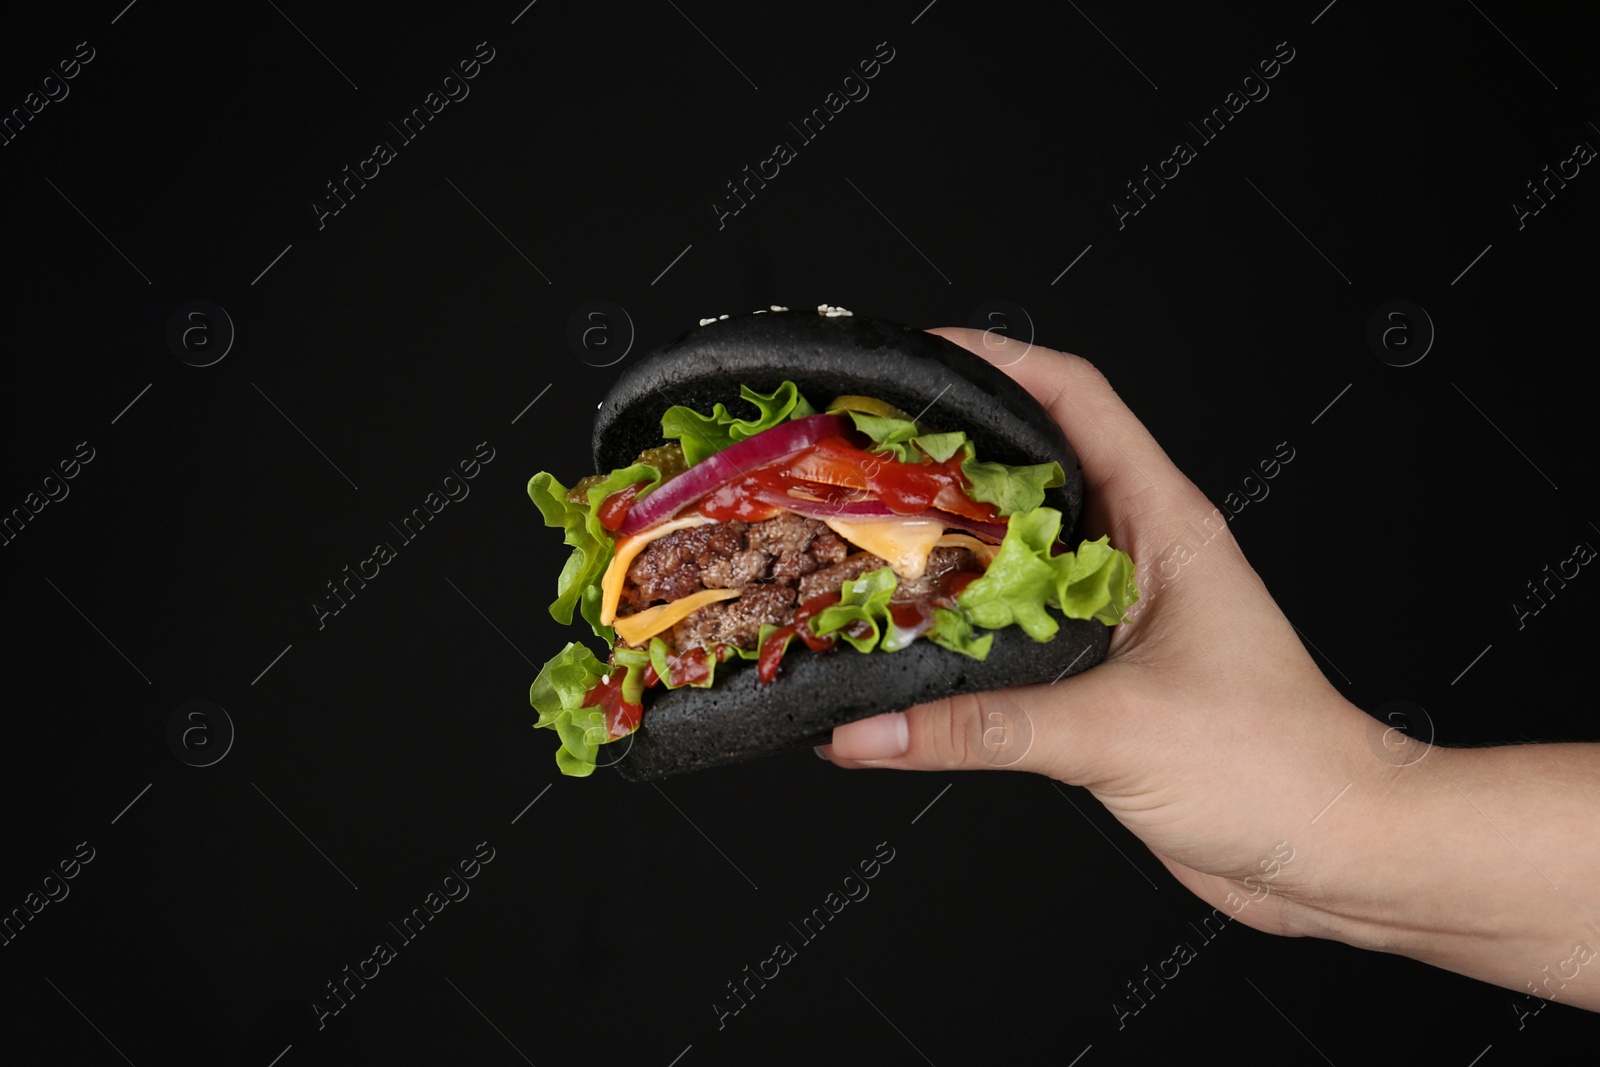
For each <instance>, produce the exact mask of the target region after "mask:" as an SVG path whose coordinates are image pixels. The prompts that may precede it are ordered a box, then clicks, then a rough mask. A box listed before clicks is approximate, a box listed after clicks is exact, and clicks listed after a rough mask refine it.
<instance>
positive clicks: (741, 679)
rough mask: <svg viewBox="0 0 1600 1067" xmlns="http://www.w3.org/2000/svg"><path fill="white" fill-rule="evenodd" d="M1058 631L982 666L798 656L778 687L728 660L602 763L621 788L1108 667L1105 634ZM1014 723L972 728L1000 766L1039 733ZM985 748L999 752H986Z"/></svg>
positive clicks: (930, 654)
mask: <svg viewBox="0 0 1600 1067" xmlns="http://www.w3.org/2000/svg"><path fill="white" fill-rule="evenodd" d="M1057 621H1058V622H1060V623H1061V629H1060V630H1058V631H1057V632H1056V635H1055V637H1054V638H1053V639H1051V640H1049V641H1035V640H1034V639H1033V638H1031V637H1029V636H1028V635H1027V634H1026V633H1024V632H1023V631H1022V630H1021V629H1019V628H1018V627H1015V626H1010V627H1007V628H1005V629H1003V630H997V631H995V632H994V644H993V645H992V646H991V647H990V649H989V655H988V658H986V659H982V660H976V659H973V658H971V657H970V656H964V655H961V654H960V653H959V652H951V651H950V650H949V649H946V648H941V647H940V646H939V645H936V644H934V643H933V642H932V641H928V640H925V639H918V640H917V641H915V642H913V643H912V644H911V645H909V646H907V647H905V648H903V649H900V650H899V651H896V652H882V651H875V652H866V653H862V652H857V651H855V650H854V649H852V648H850V647H849V646H845V645H841V646H840V647H838V648H835V649H833V650H831V651H828V652H812V651H811V650H810V649H807V648H804V647H799V646H797V647H794V648H791V649H790V650H789V652H788V654H787V655H785V656H784V657H783V666H782V667H781V673H780V675H779V677H778V679H777V680H776V681H775V682H773V683H772V684H771V685H762V684H761V682H760V681H759V679H758V678H757V677H756V670H755V667H756V665H755V663H753V662H751V661H748V660H743V659H734V660H730V661H728V662H727V663H723V664H720V665H718V667H717V674H716V682H715V684H714V685H713V686H712V687H711V688H709V689H695V688H692V687H687V686H686V687H684V688H681V689H672V690H666V691H660V692H652V693H651V694H650V695H651V696H652V697H654V700H653V701H650V702H649V703H648V704H647V706H646V709H645V713H644V723H643V725H642V726H641V727H640V728H639V729H638V730H636V731H634V732H633V733H632V734H630V735H629V736H628V737H626V738H623V739H621V740H619V741H616V742H613V743H612V744H609V745H603V746H601V749H600V756H599V759H600V762H601V765H602V766H604V765H606V764H607V763H608V762H609V764H610V765H611V766H614V767H615V768H616V769H617V771H618V772H619V773H621V775H622V776H623V777H624V778H627V779H629V780H631V781H635V782H646V781H651V780H653V779H657V778H666V777H669V776H671V775H674V774H684V773H687V772H689V771H698V770H704V769H706V768H707V767H720V766H723V765H725V764H729V763H738V762H740V761H741V760H747V759H754V758H755V757H757V756H769V755H773V754H775V753H778V752H784V751H789V750H792V749H799V748H809V747H811V746H813V745H821V744H826V743H827V742H828V740H829V738H830V735H831V734H832V732H833V728H834V727H835V726H843V725H844V724H845V723H847V722H855V721H856V720H857V719H865V718H867V717H869V716H872V715H881V714H883V713H884V712H887V711H898V710H902V709H905V708H909V707H912V706H914V705H916V704H922V703H925V702H927V701H930V700H937V699H938V698H940V697H946V696H953V695H955V694H957V693H976V692H983V691H985V690H992V689H1007V688H1010V687H1012V686H1020V685H1036V684H1040V683H1047V682H1053V681H1055V680H1057V679H1059V678H1064V677H1067V676H1068V675H1072V674H1077V673H1078V672H1079V671H1082V670H1087V669H1088V668H1090V667H1092V666H1094V665H1095V664H1097V663H1099V662H1100V661H1101V660H1102V659H1104V658H1105V654H1106V648H1107V646H1108V645H1109V644H1110V642H1111V628H1110V627H1109V626H1106V625H1104V624H1102V623H1099V622H1096V621H1094V620H1092V619H1060V618H1058V619H1057ZM868 657H870V659H869V658H868ZM1018 720H1026V716H1025V715H1021V714H1017V715H1005V717H1004V719H1003V720H997V721H995V722H993V723H991V724H987V725H990V726H997V727H999V729H1000V730H1001V731H1002V733H1001V734H999V735H993V736H991V735H989V734H986V733H985V731H984V729H982V728H981V727H982V726H984V725H985V724H980V723H978V722H977V721H976V720H975V721H974V723H973V725H972V728H971V734H972V737H971V741H972V743H973V745H974V747H975V749H977V750H979V751H988V752H992V753H993V759H992V761H991V762H993V763H994V765H996V766H1009V765H1010V764H1013V763H1015V762H1016V761H1017V760H1019V759H1021V758H1022V756H1023V755H1025V754H1026V752H1027V746H1028V745H1031V744H1032V724H1031V722H1027V721H1018ZM985 739H987V740H988V741H989V742H995V743H994V744H987V745H986V744H985V743H984V741H985ZM1002 739H1003V740H1002ZM608 756H609V757H610V759H609V760H607V757H608Z"/></svg>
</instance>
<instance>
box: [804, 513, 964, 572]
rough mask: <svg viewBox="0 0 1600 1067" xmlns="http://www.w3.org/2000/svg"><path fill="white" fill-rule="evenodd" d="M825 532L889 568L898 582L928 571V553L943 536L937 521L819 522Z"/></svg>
mask: <svg viewBox="0 0 1600 1067" xmlns="http://www.w3.org/2000/svg"><path fill="white" fill-rule="evenodd" d="M822 521H823V522H825V523H826V524H827V526H828V529H830V530H832V531H833V532H834V533H836V534H838V535H839V536H840V537H842V538H844V539H845V540H846V541H849V542H850V543H851V544H852V545H855V546H856V547H857V548H864V549H866V550H867V551H868V552H871V553H872V554H873V555H874V556H877V557H878V558H880V559H882V560H884V561H885V562H886V563H888V564H889V566H890V568H892V569H893V570H894V572H895V574H897V575H898V576H900V577H901V578H921V577H922V574H923V572H924V571H926V570H927V569H928V553H930V552H932V551H933V546H934V545H936V544H938V543H939V538H941V537H943V536H944V523H943V522H941V521H939V520H938V519H880V520H874V521H871V522H847V521H845V520H842V519H823V520H822Z"/></svg>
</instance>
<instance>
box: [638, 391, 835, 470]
mask: <svg viewBox="0 0 1600 1067" xmlns="http://www.w3.org/2000/svg"><path fill="white" fill-rule="evenodd" d="M739 395H740V396H741V397H743V398H744V399H745V400H747V401H749V402H750V403H751V404H754V405H755V407H756V409H757V410H758V411H760V413H761V416H760V417H759V418H756V419H741V418H737V417H735V416H734V415H732V414H731V413H730V412H729V411H728V409H727V408H726V407H724V406H723V404H722V402H721V401H718V402H717V403H716V404H715V405H713V406H712V408H711V414H710V415H702V414H700V413H699V412H698V411H696V410H694V409H693V408H690V407H685V406H684V405H682V404H675V405H674V406H672V407H670V408H668V409H667V413H666V414H665V415H663V416H661V435H662V436H663V437H665V438H666V439H667V440H669V441H677V442H678V443H679V444H680V445H681V446H682V447H683V458H684V460H685V461H686V462H687V463H688V464H689V466H691V467H692V466H694V465H695V464H696V463H699V462H700V461H701V460H703V459H705V458H706V457H707V456H713V455H716V454H717V453H718V452H721V451H722V450H723V449H724V448H727V447H728V446H729V445H732V444H736V443H738V442H739V441H743V440H744V439H745V438H747V437H754V436H755V435H756V434H758V433H760V432H761V431H762V430H770V429H772V427H774V426H776V425H778V424H779V423H781V422H784V421H785V420H787V419H798V418H802V417H804V416H806V415H815V414H816V413H817V409H816V408H814V407H812V406H811V405H810V404H809V403H808V402H807V401H806V398H805V397H803V396H801V395H800V390H799V388H798V387H797V386H796V385H795V384H794V383H793V382H783V383H782V384H781V385H779V386H778V387H777V388H776V389H774V390H773V391H772V392H771V393H758V392H756V391H755V390H754V389H752V388H750V387H749V386H748V385H741V386H740V387H739Z"/></svg>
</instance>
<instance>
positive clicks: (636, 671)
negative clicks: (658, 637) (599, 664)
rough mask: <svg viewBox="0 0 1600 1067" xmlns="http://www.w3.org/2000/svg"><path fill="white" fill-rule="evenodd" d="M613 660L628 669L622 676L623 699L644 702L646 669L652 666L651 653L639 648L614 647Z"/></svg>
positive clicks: (635, 702)
mask: <svg viewBox="0 0 1600 1067" xmlns="http://www.w3.org/2000/svg"><path fill="white" fill-rule="evenodd" d="M611 661H612V662H613V663H615V664H616V665H617V666H619V667H625V668H626V669H627V671H628V673H627V674H625V675H623V677H622V699H623V700H626V701H627V702H628V703H630V704H642V703H644V669H645V668H646V667H648V666H650V655H649V653H647V652H645V651H644V650H643V649H638V648H621V647H618V648H614V649H612V650H611Z"/></svg>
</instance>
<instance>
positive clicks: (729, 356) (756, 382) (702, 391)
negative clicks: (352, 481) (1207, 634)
mask: <svg viewBox="0 0 1600 1067" xmlns="http://www.w3.org/2000/svg"><path fill="white" fill-rule="evenodd" d="M1024 358H1026V357H1024ZM784 380H789V381H792V382H794V383H795V384H796V385H797V386H799V388H800V392H801V393H802V394H804V395H805V396H806V398H807V399H809V400H810V401H811V402H812V403H813V404H815V405H817V406H818V407H819V408H820V407H821V406H822V405H824V404H826V403H828V401H830V400H832V399H833V398H834V397H835V396H839V395H843V394H860V395H863V396H873V397H877V398H879V399H882V400H885V401H887V402H888V403H890V404H893V405H895V406H896V407H899V408H901V409H903V410H905V411H908V412H910V413H911V414H913V415H916V416H917V418H918V419H919V420H920V421H922V422H924V423H926V424H927V425H929V426H932V427H934V428H935V429H938V430H957V429H959V430H965V431H966V432H967V434H968V436H969V437H971V439H972V441H973V443H974V445H975V446H976V449H977V454H978V456H979V458H981V459H986V460H994V461H997V462H1001V463H1013V464H1022V463H1043V462H1046V461H1048V460H1052V459H1053V460H1055V461H1056V462H1058V463H1060V464H1061V468H1062V470H1064V471H1065V472H1066V475H1067V478H1066V484H1065V485H1063V486H1061V487H1060V488H1057V489H1050V490H1047V491H1046V499H1045V503H1046V504H1047V505H1049V506H1050V507H1054V508H1057V509H1059V510H1060V511H1061V512H1062V516H1063V528H1064V530H1066V531H1069V534H1068V536H1070V534H1071V533H1075V532H1076V529H1077V523H1078V518H1079V514H1080V512H1081V510H1082V501H1083V477H1082V473H1081V470H1080V467H1079V464H1078V458H1077V456H1076V455H1075V454H1074V453H1073V451H1072V446H1071V445H1069V444H1068V443H1067V439H1066V436H1065V435H1064V434H1063V433H1062V432H1061V428H1060V427H1059V426H1058V425H1056V422H1055V420H1054V419H1052V418H1051V417H1050V415H1049V413H1048V412H1046V411H1045V410H1044V408H1043V407H1042V406H1041V405H1040V404H1039V403H1038V401H1036V400H1034V399H1033V397H1032V396H1030V395H1029V394H1028V392H1027V391H1026V390H1024V389H1023V388H1022V387H1021V386H1020V385H1018V384H1017V383H1016V382H1014V381H1013V380H1012V379H1011V378H1009V377H1007V376H1006V374H1005V373H1004V372H1003V371H1001V370H998V369H996V368H995V367H993V366H991V365H990V364H989V363H988V362H986V361H985V360H983V359H982V358H980V357H978V356H975V355H973V354H972V353H970V352H968V351H967V350H966V349H964V348H962V347H961V346H959V345H956V344H953V343H952V342H950V341H947V340H945V339H944V338H942V337H936V336H934V335H933V334H929V333H925V332H923V331H921V330H917V329H913V328H912V327H909V326H901V325H898V324H895V323H889V322H883V321H881V320H877V319H869V318H864V317H862V316H859V315H841V316H838V317H828V316H824V315H821V314H818V313H815V312H811V311H806V310H800V311H783V312H768V313H766V314H755V315H746V316H741V317H737V318H730V319H722V320H718V321H717V322H713V323H710V324H708V325H706V326H702V327H700V328H699V329H697V330H693V331H691V332H689V333H688V334H686V335H684V336H683V337H681V338H679V339H678V340H676V341H674V342H672V343H671V344H668V345H666V346H665V347H663V348H660V349H658V350H657V351H655V352H653V353H651V354H650V355H649V356H647V357H646V358H645V359H643V360H642V361H640V362H639V363H637V364H635V365H634V366H633V367H632V368H630V369H629V370H628V371H627V372H626V373H624V374H623V375H622V377H621V378H620V379H619V380H618V381H617V384H616V385H615V386H614V387H613V388H612V390H611V392H610V393H609V394H608V395H607V396H606V398H605V400H604V401H603V402H602V403H601V405H600V412H599V414H598V415H597V416H596V418H595V428H594V460H595V469H596V470H600V471H606V470H611V469H613V468H615V467H621V466H624V465H626V464H627V463H629V462H631V461H632V460H633V458H634V457H635V456H636V455H638V454H639V453H640V452H642V451H643V450H644V449H646V448H653V447H655V446H657V445H659V444H661V440H662V437H661V416H662V414H663V413H664V412H665V411H666V409H667V408H668V407H670V406H672V405H673V404H686V405H688V406H690V407H692V408H694V409H695V410H697V411H710V410H711V407H712V405H713V404H715V403H717V402H718V401H721V402H722V403H724V404H726V405H727V406H728V407H729V409H730V410H732V411H734V412H735V413H738V414H742V415H747V414H749V412H748V411H745V410H743V409H744V408H747V407H748V405H746V404H744V402H743V401H741V400H740V399H739V386H740V385H748V386H750V387H752V388H754V389H759V390H761V391H762V392H769V391H771V390H772V389H773V388H776V387H777V385H778V384H779V383H781V382H783V381H784ZM1059 621H1060V622H1061V623H1062V626H1061V630H1060V631H1059V632H1058V633H1057V634H1056V636H1055V638H1054V640H1051V641H1048V642H1037V641H1034V640H1033V639H1032V638H1030V637H1028V636H1027V635H1026V634H1024V633H1023V632H1021V631H1020V630H1018V629H1016V628H1015V627H1009V628H1007V629H1005V630H1000V631H996V632H995V635H994V644H993V646H992V648H991V649H990V652H989V656H988V658H987V659H985V660H982V661H979V660H974V659H972V658H971V657H968V656H963V655H960V654H959V653H955V652H951V651H949V650H947V649H944V648H941V647H939V646H937V645H935V644H933V643H932V642H930V641H924V640H919V641H917V642H915V643H914V644H912V645H911V646H909V647H907V648H904V649H901V650H900V651H898V652H894V653H886V652H872V653H868V654H867V655H870V657H871V658H870V659H867V658H865V657H864V656H863V655H862V654H861V653H858V652H855V651H854V650H853V649H849V648H841V649H837V650H835V651H833V652H827V653H812V652H810V650H809V649H806V648H804V647H800V646H795V647H793V648H791V649H790V651H789V653H788V654H787V655H786V656H784V659H783V665H782V667H781V669H780V674H779V677H778V679H777V681H775V682H773V683H772V684H771V685H768V686H763V685H761V684H760V683H759V682H758V681H757V679H756V671H755V664H754V663H752V662H750V661H747V660H741V659H735V660H731V661H729V662H727V663H724V664H721V665H720V666H719V667H718V668H717V676H716V683H715V684H714V685H713V686H712V687H711V688H709V689H694V688H682V689H676V690H665V689H656V688H652V689H649V690H647V691H646V694H645V716H644V724H643V726H642V727H641V728H640V729H639V730H638V731H637V732H635V733H634V734H633V735H632V736H631V738H629V739H628V740H624V741H619V742H615V743H614V744H612V745H609V746H606V747H605V748H603V749H602V750H601V752H602V756H601V758H602V759H605V758H606V757H607V756H611V757H612V758H613V761H614V762H615V763H616V766H617V769H618V770H619V771H621V772H622V774H623V775H624V776H625V777H627V778H630V779H633V780H635V781H644V780H648V779H654V778H664V777H666V776H668V775H672V774H680V773H683V772H685V771H692V770H701V769H703V768H707V767H714V766H718V765H721V764H726V763H733V762H736V761H739V760H744V759H749V758H751V757H754V756H763V755H768V754H771V753H775V752H781V751H784V750H787V749H792V748H797V747H801V746H807V745H813V744H820V743H822V742H824V741H826V740H827V739H828V733H829V731H831V730H832V729H833V727H835V726H839V725H842V724H844V723H847V722H853V721H855V720H856V719H861V718H866V717H867V716H870V715H876V714H879V713H881V712H885V711H895V710H899V709H902V708H907V707H910V706H911V705H913V704H917V703H921V702H923V701H926V700H932V699H935V698H937V697H940V696H948V695H951V694H954V693H968V692H978V691H982V690H988V689H1001V688H1006V687H1010V686H1016V685H1029V684H1034V683H1038V682H1050V681H1053V680H1054V679H1056V678H1060V677H1063V676H1065V675H1067V674H1075V673H1077V672H1078V671H1081V670H1084V669H1086V668H1088V667H1091V666H1093V665H1094V664H1096V663H1099V662H1100V660H1101V659H1102V658H1104V656H1105V651H1106V646H1107V644H1108V643H1109V640H1110V630H1109V628H1108V627H1106V626H1104V625H1102V624H1101V623H1098V622H1094V621H1085V620H1076V619H1061V620H1059ZM608 750H612V751H608ZM619 753H620V756H619Z"/></svg>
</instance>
